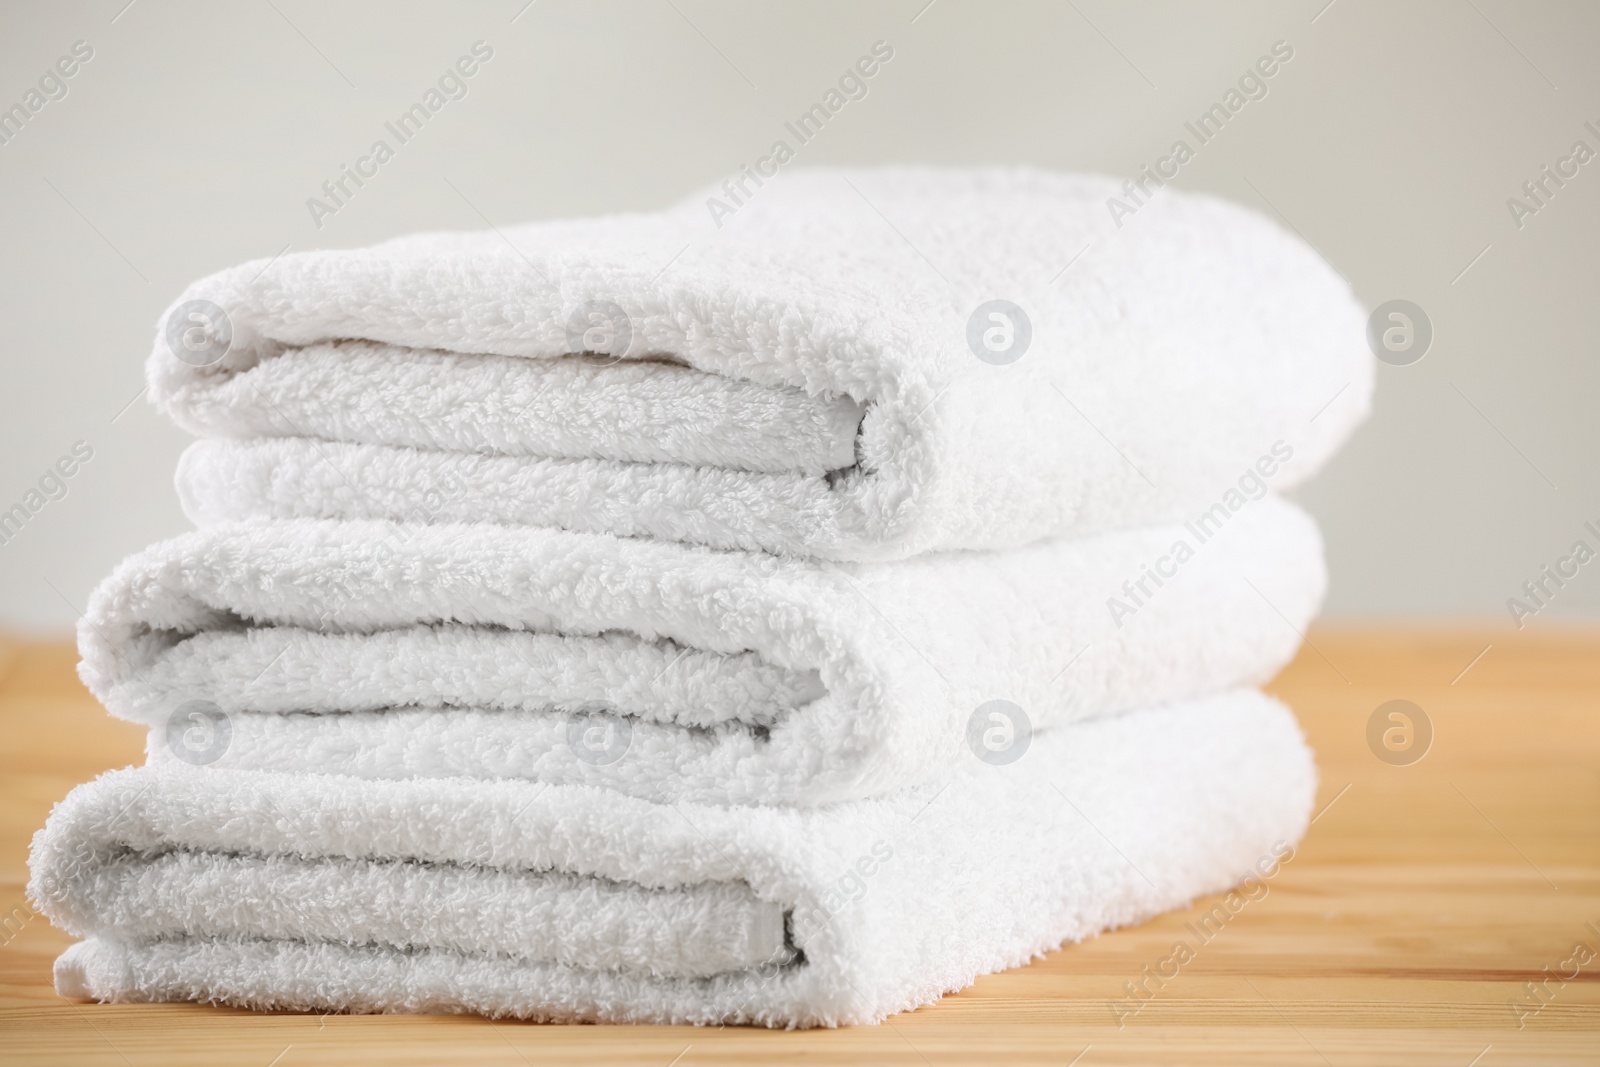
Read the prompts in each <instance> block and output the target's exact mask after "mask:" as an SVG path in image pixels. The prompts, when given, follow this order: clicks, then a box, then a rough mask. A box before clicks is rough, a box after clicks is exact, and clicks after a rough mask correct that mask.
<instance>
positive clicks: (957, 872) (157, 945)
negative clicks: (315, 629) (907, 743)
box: [30, 690, 1316, 1027]
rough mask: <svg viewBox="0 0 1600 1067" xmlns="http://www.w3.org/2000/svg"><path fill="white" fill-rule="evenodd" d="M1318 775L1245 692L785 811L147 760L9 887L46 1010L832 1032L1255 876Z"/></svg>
mask: <svg viewBox="0 0 1600 1067" xmlns="http://www.w3.org/2000/svg"><path fill="white" fill-rule="evenodd" d="M1315 778H1316V774H1315V769H1314V767H1313V763H1312V758H1311V753H1310V752H1309V750H1308V749H1307V748H1306V746H1305V743H1304V740H1303V738H1302V736H1301V734H1300V731H1299V728H1298V726H1297V724H1296V723H1295V720H1294V717H1293V716H1292V715H1291V714H1290V712H1289V711H1288V709H1287V708H1285V707H1284V706H1283V705H1281V704H1279V703H1278V702H1276V701H1274V700H1272V699H1271V698H1269V697H1266V696H1263V695H1261V694H1259V693H1256V692H1253V691H1248V690H1240V691H1235V692H1233V693H1229V694H1224V695H1222V696H1217V697H1211V698H1207V699H1204V700H1196V701H1189V702H1186V703H1184V704H1176V705H1171V706H1168V707H1164V708H1154V709H1147V710H1143V711H1138V712H1134V713H1131V714H1127V715H1122V716H1118V717H1115V718H1108V719H1100V720H1092V721H1088V722H1082V723H1078V724H1075V725H1072V726H1069V727H1063V728H1060V729H1055V730H1048V731H1041V732H1039V733H1037V734H1036V735H1034V736H1033V737H1032V739H1031V741H1030V744H1029V745H1028V747H1027V749H1026V750H1025V752H1024V753H1023V755H1022V757H1021V758H1020V759H1018V760H1017V761H1016V762H1014V763H1010V764H1007V765H1004V766H992V765H989V764H986V763H984V762H982V761H980V760H979V759H978V758H976V757H974V758H973V759H971V760H969V761H966V763H965V765H964V766H963V768H962V769H961V770H959V771H958V772H956V773H955V774H954V775H953V776H951V777H950V778H948V779H947V780H946V781H944V782H943V783H942V784H935V785H929V786H923V787H918V788H915V789H911V790H907V791H904V792H901V793H897V794H893V795H890V796H887V797H883V798H878V799H872V800H860V801H851V802H846V803H840V804H835V805H831V806H827V807H821V808H808V809H800V808H777V807H721V806H715V805H702V804H691V803H687V802H684V803H678V804H661V803H654V802H651V801H647V800H641V799H637V798H632V797H627V796H623V795H620V794H618V793H616V792H614V791H610V790H605V789H598V788H594V787H591V786H585V785H540V784H537V783H532V782H527V781H481V780H467V779H459V778H444V779H409V780H399V781H373V780H362V779H355V778H348V777H342V776H330V775H318V774H281V773H268V772H259V771H239V770H233V771H219V770H207V769H198V768H188V767H180V768H174V767H153V766H147V767H140V768H135V769H128V770H121V771H114V772H112V773H110V774H107V775H105V776H103V777H101V778H100V779H98V780H97V781H95V782H91V783H89V784H87V785H84V786H81V787H79V788H78V789H77V790H75V791H74V792H73V793H72V794H71V795H70V796H69V797H68V798H67V799H66V800H64V801H63V802H62V803H61V804H60V805H59V806H58V807H57V809H56V811H55V812H54V813H53V814H52V815H51V818H50V821H49V823H48V824H47V826H46V827H45V828H44V829H43V830H41V831H40V832H39V834H38V835H37V837H36V838H35V840H34V845H33V855H32V869H33V880H32V883H31V885H30V893H31V895H32V896H33V897H34V899H35V900H36V901H37V902H38V904H39V906H40V907H41V908H42V909H43V911H44V912H45V913H46V914H47V915H49V917H50V918H51V919H52V920H53V921H54V922H55V923H56V924H57V925H59V926H62V927H64V928H66V929H67V930H69V931H70V932H72V933H74V934H76V935H78V936H80V937H84V938H86V939H87V940H84V941H82V942H81V943H79V944H77V945H74V946H73V947H72V948H71V949H69V950H68V951H67V952H66V954H64V955H63V956H62V957H61V958H60V960H58V961H57V963H56V986H57V989H58V990H59V991H60V992H61V993H62V994H63V995H67V996H81V997H92V998H96V999H99V1000H111V1001H165V1000H199V1001H211V1002H222V1003H227V1004H234V1005H239V1006H245V1007H252V1008H267V1009H298V1010H309V1011H329V1010H343V1011H359V1012H367V1011H405V1012H478V1013H483V1014H486V1015H491V1016H517V1017H521V1018H526V1019H536V1020H551V1021H557V1020H601V1021H617V1022H622V1021H631V1022H653V1023H755V1024H762V1025H768V1026H791V1027H792V1026H818V1025H822V1026H833V1025H840V1024H848V1023H861V1022H874V1021H877V1020H881V1019H882V1018H884V1017H885V1016H886V1015H889V1014H890V1013H892V1012H896V1011H901V1010H905V1009H909V1008H913V1007H916V1006H918V1005H922V1004H926V1003H928V1002H930V1001H933V1000H935V999H937V998H938V997H939V996H940V995H941V994H943V993H945V992H947V991H950V990H954V989H959V988H961V987H963V986H965V985H967V984H969V983H970V982H972V981H973V979H974V978H976V977H977V976H978V975H981V974H985V973H988V972H992V971H996V970H1001V969H1003V968H1006V967H1012V966H1017V965H1020V964H1023V963H1026V962H1027V961H1028V960H1030V959H1032V958H1034V957H1036V956H1038V955H1039V954H1041V953H1043V952H1046V951H1049V950H1051V949H1054V948H1056V947H1058V946H1060V945H1061V944H1062V943H1064V942H1068V941H1076V940H1081V939H1083V938H1086V937H1089V936H1091V935H1093V934H1095V933H1097V932H1099V931H1101V930H1106V929H1110V928H1113V927H1117V926H1122V925H1126V924H1129V923H1135V922H1139V921H1142V920H1144V919H1147V918H1149V917H1150V916H1152V915H1155V914H1157V913H1158V912H1161V911H1164V910H1167V909H1171V908H1174V907H1179V906H1182V905H1183V904H1185V903H1186V902H1188V901H1189V900H1191V899H1193V898H1194V897H1196V896H1199V895H1202V894H1206V893H1211V892H1218V891H1221V890H1225V889H1228V888H1230V887H1232V886H1235V885H1238V884H1240V883H1241V881H1244V880H1246V879H1249V878H1255V879H1258V880H1259V879H1261V878H1264V877H1270V876H1271V875H1272V874H1274V873H1275V872H1276V870H1277V868H1278V865H1279V863H1280V862H1281V861H1282V860H1283V859H1284V858H1286V857H1288V856H1292V854H1293V846H1294V843H1295V842H1297V841H1298V840H1299V837H1300V835H1301V833H1302V832H1303V831H1304V829H1305V827H1306V825H1307V820H1308V816H1309V814H1310V809H1311V803H1312V796H1313V793H1314V790H1315Z"/></svg>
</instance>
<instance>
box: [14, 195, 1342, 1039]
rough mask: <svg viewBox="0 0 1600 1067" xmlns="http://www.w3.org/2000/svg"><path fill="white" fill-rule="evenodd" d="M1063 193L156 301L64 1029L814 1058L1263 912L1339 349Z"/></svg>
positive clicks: (406, 266)
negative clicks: (942, 999)
mask: <svg viewBox="0 0 1600 1067" xmlns="http://www.w3.org/2000/svg"><path fill="white" fill-rule="evenodd" d="M1114 189H1115V187H1114V186H1113V185H1112V183H1110V182H1109V181H1108V180H1106V179H1101V178H1093V177H1068V176H1057V175H1048V174H1040V173H1034V172H1026V171H937V170H920V169H886V170H862V171H839V170H815V171H796V172H785V174H784V175H783V176H782V177H781V178H780V179H778V180H775V181H773V182H771V183H769V184H768V185H765V186H763V187H762V188H761V189H760V190H759V191H758V195H756V196H754V197H753V198H751V199H750V200H749V202H748V203H746V204H744V205H743V206H742V207H741V209H740V210H739V211H738V212H737V214H736V215H735V216H734V217H733V218H731V219H730V220H726V222H725V224H724V226H723V227H722V228H720V229H718V228H715V227H713V226H711V224H710V223H709V222H707V221H706V217H705V213H704V210H703V200H704V197H703V196H700V197H693V198H690V200H689V201H686V202H685V203H684V204H683V205H682V206H680V207H677V208H673V209H669V210H667V211H663V212H659V213H655V214H641V215H621V216H612V217H606V218H599V219H591V220H579V221H566V222H555V223H541V224H536V225H529V226H524V227H519V228H512V229H506V230H503V231H494V232H489V233H481V234H427V235H421V236H417V237H411V238H405V239H401V240H397V241H392V242H389V243H387V244H383V245H378V246H376V247H372V248H368V249H361V250H356V251H323V252H307V253H296V254H290V255H284V256H282V257H280V258H278V259H276V260H271V261H257V262H254V263H247V264H245V265H243V266H241V267H238V268H235V269H232V270H228V271H224V272H222V273H220V274H217V275H215V276H213V277H210V278H207V279H204V280H202V281H200V282H198V283H196V284H195V285H194V286H191V287H190V289H189V290H188V291H187V292H185V293H184V294H183V295H182V297H180V298H179V300H178V301H176V302H175V303H174V305H173V307H172V308H171V309H170V310H169V312H168V314H167V315H166V316H164V317H163V320H162V322H161V323H160V325H159V328H158V336H157V341H156V347H155V350H154V352H153V353H152V355H151V357H150V363H149V376H150V385H151V393H152V396H153V397H154V400H155V402H156V404H157V405H158V407H160V409H161V410H162V411H164V412H165V413H167V414H168V415H169V416H170V417H172V418H173V419H174V420H175V421H176V422H177V423H178V424H179V425H181V426H183V427H185V428H187V429H189V430H191V431H193V432H194V433H196V434H197V435H199V437H200V440H198V441H197V442H196V443H195V444H193V445H192V446H191V447H190V448H189V450H188V451H187V452H186V453H185V454H184V456H183V458H182V460H181V462H180V464H179V468H178V478H177V482H178V492H179V496H180V498H181V500H182V502H183V505H184V508H185V510H186V512H187V513H188V514H189V516H190V517H191V518H192V519H193V520H194V521H195V523H196V525H197V527H198V529H196V530H195V531H193V532H191V533H187V534H183V535H181V536H179V537H176V538H173V539H171V540H169V541H165V542H162V543H160V544H156V545H153V546H151V547H150V548H147V549H145V550H143V551H142V552H139V553H137V554H135V555H134V556H132V557H131V558H129V559H128V560H126V561H125V562H124V563H122V564H121V565H120V566H119V567H118V568H117V569H116V570H115V572H114V573H113V574H112V575H111V576H110V577H109V578H107V579H106V581H105V582H104V583H102V585H101V586H100V587H99V589H97V590H96V591H95V593H94V594H93V597H92V598H91V602H90V606H89V609H88V611H87V612H86V615H85V618H84V620H83V622H82V624H81V626H80V631H79V637H80V648H81V651H82V655H83V661H82V665H81V668H80V670H81V674H82V676H83V678H84V681H85V682H86V683H87V684H88V686H89V687H90V689H91V690H92V691H93V692H94V694H95V696H96V697H98V698H99V699H100V700H101V701H102V702H103V703H104V704H105V706H106V707H107V709H108V710H109V711H110V712H111V713H112V714H113V715H116V716H118V717H120V718H124V719H127V720H130V721H133V722H137V723H141V724H143V725H145V726H147V727H148V728H149V743H148V760H147V763H146V765H145V766H142V767H137V768H129V769H126V770H120V771H115V772H112V773H110V774H107V775H105V776H104V777H102V778H100V779H99V780H97V781H95V782H92V783H89V784H87V785H84V786H81V787H79V788H78V789H77V790H75V791H74V792H73V793H72V795H71V796H69V797H68V798H67V800H65V801H64V802H62V803H61V804H60V805H59V806H58V807H57V809H56V810H55V812H54V813H53V814H52V815H51V818H50V820H49V823H48V824H47V826H46V827H45V828H44V829H43V830H41V831H40V832H39V834H38V836H37V837H36V838H35V842H34V850H33V856H32V871H33V877H32V882H31V884H30V892H31V894H32V896H33V898H34V900H35V901H36V902H37V904H38V906H39V907H40V908H41V909H42V910H43V911H44V912H45V913H46V914H47V915H49V916H50V918H51V919H52V920H53V921H54V922H56V923H57V924H59V925H60V926H62V927H64V928H65V929H67V930H68V931H70V932H72V933H73V934H75V935H77V936H79V937H80V938H82V940H81V941H80V942H79V943H78V944H76V945H74V946H73V947H72V948H71V949H69V950H68V952H67V953H66V954H65V955H63V956H62V957H61V959H60V960H59V961H58V962H57V965H56V983H57V987H58V989H59V990H60V991H61V992H62V993H63V994H67V995H73V996H82V997H91V998H97V999H101V1000H118V1001H149V1000H199V1001H208V1002H219V1003H226V1004H232V1005H240V1006H247V1007H256V1008H289V1009H297V1010H315V1011H328V1010H349V1011H414V1012H422V1011H426V1012H480V1013H485V1014H489V1015H493V1016H514V1017H519V1018H525V1019H538V1020H557V1021H559V1020H600V1021H636V1022H671V1023H684V1022H691V1023H707V1024H710V1023H755V1024H762V1025H768V1026H818V1025H822V1026H834V1025H840V1024H847V1023H862V1022H875V1021H878V1020H881V1019H882V1018H884V1017H885V1016H886V1015H888V1014H890V1013H892V1012H896V1011H901V1010H905V1009H908V1008H911V1007H915V1006H917V1005H920V1004H925V1003H928V1002H930V1001H932V1000H934V999H936V998H938V997H939V996H940V995H942V994H943V993H945V992H947V991H950V990H953V989H959V988H961V987H963V986H965V985H967V984H968V983H970V982H971V981H973V979H974V978H976V977H977V976H979V975H982V974H984V973H987V972H991V971H995V970H998V969H1002V968H1005V967H1011V966H1017V965H1021V964H1024V963H1026V962H1027V961H1028V960H1030V959H1032V958H1034V957H1036V956H1038V955H1039V954H1041V953H1044V952H1047V951H1050V950H1053V949H1056V948H1058V947H1060V946H1061V945H1063V944H1064V943H1067V942H1071V941H1076V940H1080V939H1082V938H1085V937H1089V936H1092V935H1094V934H1095V933H1098V932H1100V931H1103V930H1107V929H1111V928H1114V927H1117V926H1120V925H1125V924H1129V923H1134V922H1139V921H1141V920H1143V919H1145V918H1147V917H1149V916H1152V915H1154V914H1156V913H1158V912H1160V911H1163V910H1166V909H1170V908H1173V907H1177V906H1181V905H1182V904H1184V903H1185V902H1187V901H1189V900H1192V899H1194V898H1195V897H1197V896H1200V895H1203V894H1207V893H1212V892H1219V891H1223V890H1226V889H1228V888H1229V887H1231V886H1234V885H1236V884H1238V883H1239V882H1240V881H1241V880H1243V879H1245V878H1247V877H1260V876H1261V872H1263V871H1265V870H1267V869H1268V868H1269V867H1270V869H1272V870H1274V871H1275V870H1276V867H1277V864H1278V862H1279V861H1280V860H1281V859H1282V858H1283V857H1284V856H1286V855H1292V850H1293V848H1294V845H1295V843H1296V842H1297V841H1298V840H1299V837H1300V835H1301V833H1302V832H1303V831H1304V829H1305V827H1306V824H1307V820H1308V817H1309V812H1310V807H1311V803H1312V797H1313V794H1314V792H1315V780H1316V777H1315V770H1314V766H1313V763H1312V758H1311V754H1310V752H1309V751H1308V750H1307V748H1306V746H1305V744H1304V741H1303V739H1302V737H1301V735H1300V732H1299V730H1298V728H1297V726H1296V724H1295V722H1294V719H1293V716H1292V715H1291V714H1290V712H1289V711H1288V709H1286V708H1285V707H1283V706H1282V705H1281V704H1279V703H1278V702H1276V701H1275V700H1273V699H1271V698H1270V697H1267V696H1264V695H1262V694H1261V693H1259V692H1257V691H1255V689H1254V687H1256V686H1258V685H1260V684H1261V683H1263V682H1265V681H1266V680H1267V679H1269V678H1270V677H1271V676H1272V675H1273V674H1274V673H1275V672H1276V671H1277V670H1278V669H1279V668H1280V667H1281V666H1282V665H1283V664H1284V663H1285V662H1287V661H1288V659H1289V658H1290V657H1291V656H1292V655H1293V653H1294V651H1295V649H1296V647H1297V645H1298V642H1299V640H1300V635H1301V634H1302V633H1303V631H1304V629H1305V627H1306V625H1307V624H1308V622H1309V621H1310V620H1311V619H1312V617H1313V616H1314V615H1315V613H1316V611H1317V608H1318V606H1319V604H1320V602H1321V598H1322V595H1323V592H1324V588H1325V584H1326V575H1325V572H1324V568H1323V563H1322V547H1321V542H1320V539H1319V537H1318V534H1317V531H1316V528H1315V525H1314V524H1313V523H1312V522H1311V520H1310V519H1309V518H1308V517H1307V516H1306V515H1305V514H1304V513H1303V512H1301V511H1300V510H1299V509H1298V508H1296V507H1295V506H1294V505H1293V504H1291V503H1289V502H1287V501H1286V500H1284V499H1282V498H1281V497H1280V495H1279V494H1280V493H1282V492H1283V491H1285V490H1287V489H1289V488H1292V487H1293V486H1294V485H1296V484H1299V483H1300V482H1301V481H1303V480H1304V479H1305V478H1307V477H1308V476H1310V475H1311V474H1312V473H1314V472H1315V471H1316V470H1317V469H1318V468H1319V467H1320V466H1321V465H1322V464H1323V463H1324V462H1325V461H1326V460H1327V459H1328V457H1329V456H1330V455H1331V454H1332V453H1333V452H1334V450H1335V449H1336V448H1337V447H1338V446H1339V445H1340V444H1341V443H1342V442H1343V441H1344V439H1345V438H1346V437H1347V436H1348V435H1349V433H1350V432H1351V430H1352V429H1353V428H1354V427H1355V426H1356V425H1357V424H1358V423H1359V422H1360V420H1361V419H1362V418H1363V417H1364V415H1365V413H1366V410H1367V405H1368V402H1369V397H1370V392H1371V385H1372V364H1371V360H1370V357H1369V356H1368V355H1367V354H1366V352H1365V350H1364V346H1363V316H1362V314H1361V311H1360V309H1359V308H1358V307H1357V305H1356V304H1355V303H1354V301H1353V300H1352V298H1351V296H1350V294H1349V292H1348V289H1347V287H1346V286H1345V284H1344V283H1343V282H1342V281H1341V280H1340V279H1339V278H1338V276H1337V275H1335V274H1334V273H1333V272H1332V271H1331V270H1330V269H1329V268H1328V267H1327V266H1326V265H1325V264H1324V263H1323V262H1322V261H1321V260H1320V259H1319V257H1318V256H1317V255H1316V253H1315V252H1314V251H1312V250H1311V249H1309V248H1307V247H1306V246H1305V245H1304V244H1303V243H1302V242H1300V241H1299V240H1297V239H1295V238H1293V237H1291V236H1288V235H1286V234H1284V233H1283V232H1282V231H1281V230H1280V229H1278V227H1276V226H1275V225H1274V224H1272V223H1271V222H1269V221H1267V220H1265V219H1263V218H1262V217H1260V216H1259V215H1256V214H1254V213H1251V212H1248V211H1245V210H1242V209H1240V208H1237V207H1233V206H1230V205H1228V204H1225V203H1222V202H1220V201H1217V200H1213V199H1210V198H1207V197H1202V196H1196V195H1192V194H1185V193H1182V192H1178V191H1176V190H1163V191H1162V193H1161V194H1160V196H1159V197H1157V198H1155V199H1153V200H1152V201H1151V202H1150V203H1149V204H1148V205H1147V206H1146V207H1145V208H1143V209H1141V211H1140V213H1139V215H1138V216H1137V218H1136V219H1133V220H1131V221H1127V222H1125V224H1124V225H1123V226H1122V227H1121V228H1120V229H1119V228H1118V227H1117V226H1115V225H1114V224H1113V223H1112V222H1111V221H1110V219H1109V217H1108V215H1107V213H1106V211H1105V207H1104V203H1105V200H1106V198H1107V197H1108V196H1110V195H1112V194H1113V192H1114Z"/></svg>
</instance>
